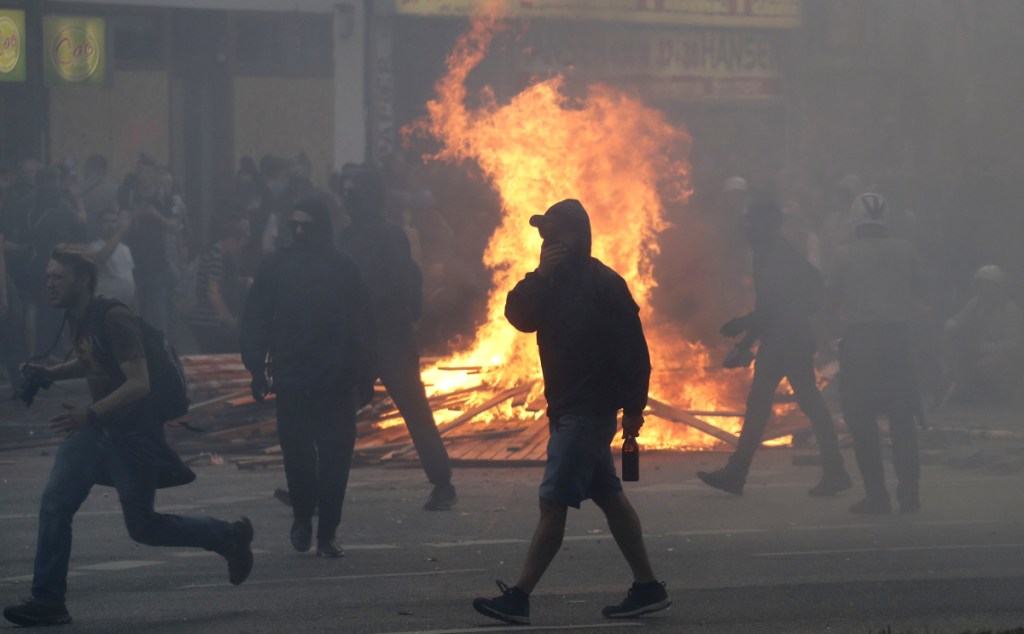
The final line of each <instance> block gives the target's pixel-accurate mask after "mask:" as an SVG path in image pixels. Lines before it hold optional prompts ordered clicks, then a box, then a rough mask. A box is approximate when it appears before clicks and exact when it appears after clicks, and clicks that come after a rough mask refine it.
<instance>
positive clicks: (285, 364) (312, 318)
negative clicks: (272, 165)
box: [240, 209, 375, 390]
mask: <svg viewBox="0 0 1024 634" xmlns="http://www.w3.org/2000/svg"><path fill="white" fill-rule="evenodd" d="M303 211H307V213H309V214H310V215H311V216H313V221H314V222H313V227H312V230H311V231H309V232H308V235H309V236H310V241H309V242H308V243H306V244H296V245H294V246H291V247H288V248H285V249H282V250H281V251H278V252H277V253H274V254H272V255H270V256H268V257H267V258H265V259H264V260H263V262H262V263H261V264H260V268H259V270H258V272H257V273H256V278H255V280H254V281H253V285H252V288H251V289H250V290H249V295H248V297H247V298H246V303H245V311H244V313H243V315H242V320H241V324H240V326H241V328H240V329H241V344H242V362H243V363H244V364H245V367H246V368H247V369H248V370H249V371H250V372H253V373H259V372H262V371H263V370H264V368H265V367H266V366H267V364H268V362H269V366H270V373H271V376H272V377H273V382H274V388H275V390H282V389H284V390H296V389H300V390H328V389H338V388H350V387H358V388H367V386H372V384H373V381H374V377H375V375H374V369H373V349H372V343H371V342H372V341H373V330H372V328H373V326H372V322H371V319H370V312H369V308H370V306H369V298H368V295H367V291H366V286H365V285H364V284H363V280H362V278H361V277H360V275H359V270H358V268H357V267H356V265H355V263H354V262H352V260H351V258H349V257H348V256H347V255H345V254H343V253H339V252H338V251H337V250H336V249H335V248H334V245H333V244H332V240H333V233H332V231H331V220H330V217H329V216H328V215H327V214H326V213H319V211H320V210H307V209H303Z"/></svg>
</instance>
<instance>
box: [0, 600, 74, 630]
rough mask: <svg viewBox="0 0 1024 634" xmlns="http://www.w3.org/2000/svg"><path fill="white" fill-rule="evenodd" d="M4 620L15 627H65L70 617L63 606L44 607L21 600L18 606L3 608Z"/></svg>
mask: <svg viewBox="0 0 1024 634" xmlns="http://www.w3.org/2000/svg"><path fill="white" fill-rule="evenodd" d="M4 618H5V619H7V620H8V621H10V622H11V623H14V624H15V625H26V626H29V627H31V626H33V625H65V624H67V623H70V622H71V615H70V614H68V609H67V608H66V607H64V605H46V604H45V603H37V602H36V601H35V600H33V599H22V601H21V603H19V604H18V605H12V606H10V607H6V608H4Z"/></svg>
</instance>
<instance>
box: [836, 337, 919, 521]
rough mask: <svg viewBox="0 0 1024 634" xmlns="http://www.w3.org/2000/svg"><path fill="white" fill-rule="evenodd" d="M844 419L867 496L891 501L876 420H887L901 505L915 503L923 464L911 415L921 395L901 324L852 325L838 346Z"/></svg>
mask: <svg viewBox="0 0 1024 634" xmlns="http://www.w3.org/2000/svg"><path fill="white" fill-rule="evenodd" d="M839 368H840V372H841V374H840V376H839V381H840V382H839V391H840V395H841V396H842V402H843V418H845V419H846V425H847V427H849V428H850V433H852V434H853V442H854V449H855V451H856V455H857V466H858V467H859V468H860V473H861V477H862V478H863V480H864V491H865V494H866V495H867V497H868V498H871V499H875V500H886V501H888V499H889V493H888V491H887V490H886V487H885V469H884V467H883V463H882V441H881V434H880V433H879V429H878V416H879V415H885V416H886V417H888V419H889V436H890V438H891V440H892V462H893V468H894V469H895V471H896V477H897V479H898V480H899V484H898V485H897V488H896V498H897V499H898V500H899V501H900V503H916V502H917V500H918V482H919V480H920V478H921V465H920V460H919V458H918V451H917V430H916V428H915V426H914V417H915V415H916V413H917V412H918V410H919V408H920V395H919V394H918V390H917V382H916V380H915V378H914V361H913V355H912V353H911V345H910V333H909V329H908V328H907V327H906V325H905V324H865V325H858V326H851V327H850V328H848V329H847V332H846V334H845V335H844V336H843V340H842V342H841V344H840V346H839Z"/></svg>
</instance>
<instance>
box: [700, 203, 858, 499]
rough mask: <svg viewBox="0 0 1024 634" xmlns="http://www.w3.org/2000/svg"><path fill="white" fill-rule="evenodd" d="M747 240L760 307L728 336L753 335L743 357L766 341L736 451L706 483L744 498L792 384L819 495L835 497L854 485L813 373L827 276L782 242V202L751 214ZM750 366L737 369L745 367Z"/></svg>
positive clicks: (759, 206)
mask: <svg viewBox="0 0 1024 634" xmlns="http://www.w3.org/2000/svg"><path fill="white" fill-rule="evenodd" d="M745 225H746V232H747V238H748V240H749V241H750V247H751V249H752V250H753V254H754V258H753V278H754V293H755V296H756V302H757V303H756V306H755V308H754V310H753V312H751V313H748V314H746V315H744V316H742V317H737V318H735V319H732V320H730V321H729V322H727V323H726V324H725V325H724V326H722V330H721V332H722V334H723V335H725V336H727V337H736V336H738V335H740V334H743V333H746V337H745V339H744V340H743V343H742V344H740V346H739V348H740V350H739V351H740V353H741V354H743V353H745V352H746V350H743V349H744V348H746V349H749V346H752V345H753V344H754V342H755V341H758V340H759V341H760V342H761V343H760V347H759V348H758V350H757V362H756V364H755V365H754V379H753V382H752V383H751V385H750V394H749V395H748V396H747V410H746V416H745V418H744V420H743V430H742V431H741V432H740V439H739V443H738V444H737V446H736V451H735V452H734V453H733V455H732V456H731V457H730V458H729V463H728V464H727V465H726V466H725V467H724V468H722V469H719V470H717V471H711V472H705V471H698V472H697V476H698V477H699V478H700V479H701V480H703V481H704V483H705V484H708V485H710V486H713V487H715V488H716V489H721V490H723V491H726V492H728V493H732V494H733V495H742V494H743V485H744V483H745V482H746V479H747V473H748V472H749V471H750V464H751V462H752V461H753V459H754V453H755V452H756V451H757V448H758V447H760V446H761V437H762V436H763V435H764V430H765V426H766V425H767V424H768V420H769V419H770V418H771V415H772V401H773V400H774V398H775V390H776V389H777V388H778V387H779V383H780V382H781V381H782V379H783V378H785V379H786V380H787V381H789V385H790V387H791V388H793V393H794V394H795V395H796V399H797V403H798V404H799V405H800V409H801V410H802V411H803V412H804V414H806V415H807V418H808V419H810V421H811V427H812V428H813V429H814V435H815V437H816V438H817V440H818V450H819V452H820V453H821V463H822V467H823V471H824V473H823V475H822V479H821V482H819V483H818V484H817V486H815V487H814V488H812V489H811V490H810V491H809V494H810V495H812V496H817V497H820V496H830V495H835V494H836V493H839V492H840V491H845V490H846V489H849V488H850V487H851V486H853V483H852V482H850V478H849V476H848V475H847V474H846V469H845V468H844V467H843V456H842V454H840V453H839V441H838V439H837V438H836V430H835V425H834V424H833V422H832V415H831V414H830V413H829V411H828V406H826V405H825V399H823V398H822V396H821V392H819V391H818V385H817V383H816V379H815V375H814V352H815V342H814V335H813V333H812V331H811V317H812V315H813V314H814V313H815V312H817V310H818V309H819V308H821V304H822V298H823V295H824V284H823V283H822V280H821V274H820V273H818V270H817V269H816V268H814V266H813V265H811V263H810V262H808V261H807V260H806V258H804V257H803V256H802V255H800V253H798V252H797V250H796V249H795V248H794V247H793V246H792V245H791V244H789V243H788V242H786V239H785V238H783V237H782V233H781V231H782V210H781V209H779V207H778V206H777V205H776V204H775V203H763V202H762V203H755V204H754V205H752V206H751V207H750V209H749V210H748V211H747V213H746V218H745ZM751 358H752V357H750V358H748V359H747V360H746V361H745V362H742V363H737V364H733V365H732V367H736V366H737V365H741V366H744V367H745V366H746V365H748V364H749V360H750V359H751Z"/></svg>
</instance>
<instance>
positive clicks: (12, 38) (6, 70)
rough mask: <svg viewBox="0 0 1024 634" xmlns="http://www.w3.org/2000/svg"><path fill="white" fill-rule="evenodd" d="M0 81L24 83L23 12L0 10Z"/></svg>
mask: <svg viewBox="0 0 1024 634" xmlns="http://www.w3.org/2000/svg"><path fill="white" fill-rule="evenodd" d="M0 81H25V12H24V11H15V10H12V9H0Z"/></svg>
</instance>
